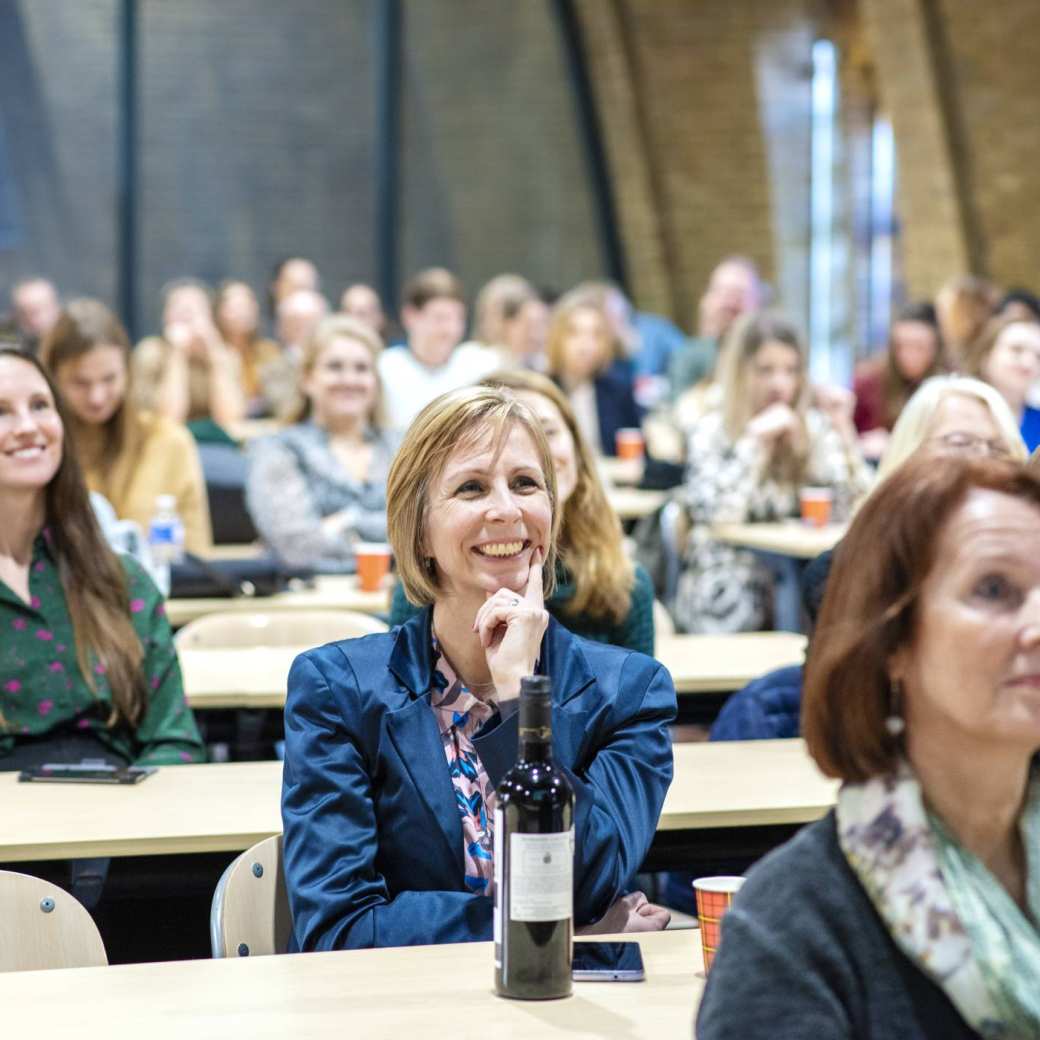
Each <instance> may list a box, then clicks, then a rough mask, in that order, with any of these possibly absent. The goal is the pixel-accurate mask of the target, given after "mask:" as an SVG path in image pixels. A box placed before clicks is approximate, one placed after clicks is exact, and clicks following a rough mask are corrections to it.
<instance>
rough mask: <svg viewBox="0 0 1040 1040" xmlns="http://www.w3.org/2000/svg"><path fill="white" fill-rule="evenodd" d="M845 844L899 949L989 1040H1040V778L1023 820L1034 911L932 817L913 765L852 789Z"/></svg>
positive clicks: (843, 806)
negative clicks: (1021, 904) (1026, 911)
mask: <svg viewBox="0 0 1040 1040" xmlns="http://www.w3.org/2000/svg"><path fill="white" fill-rule="evenodd" d="M837 822H838V841H839V843H840V844H841V848H842V851H843V852H844V853H845V858H846V859H847V860H848V862H849V865H850V866H851V867H852V869H853V871H854V872H855V873H856V876H857V877H858V878H859V880H860V882H861V883H862V885H863V887H864V888H865V889H866V892H867V894H868V896H869V897H870V900H871V902H872V903H873V904H874V907H875V909H876V910H877V912H878V913H879V914H880V916H881V918H882V920H883V921H884V922H885V924H886V926H887V927H888V930H889V932H890V933H891V935H892V937H893V939H894V940H895V942H896V945H898V946H899V948H900V949H901V950H902V951H903V953H905V954H906V956H907V957H909V958H910V960H911V961H912V962H913V963H914V964H915V965H916V966H917V967H918V968H920V970H921V971H923V972H924V973H925V974H926V975H928V976H929V977H930V978H932V979H933V980H934V981H935V983H936V984H937V985H938V986H939V987H940V988H941V989H942V990H943V991H944V992H945V993H946V995H947V997H949V999H950V1001H951V1003H952V1004H953V1005H954V1007H956V1008H957V1010H958V1011H959V1012H960V1014H961V1016H962V1017H963V1018H964V1020H965V1021H966V1022H967V1023H968V1024H969V1025H970V1026H971V1027H972V1028H973V1029H975V1030H976V1031H977V1032H978V1033H980V1034H981V1035H982V1036H983V1037H985V1038H987V1040H1032V1038H1040V931H1038V929H1037V925H1036V923H1035V922H1040V772H1036V771H1034V773H1033V777H1032V780H1031V782H1030V788H1029V792H1028V797H1027V799H1026V804H1025V807H1024V809H1023V811H1022V815H1021V819H1020V824H1019V826H1020V828H1021V832H1022V840H1023V844H1024V846H1025V849H1026V861H1027V873H1028V880H1027V902H1028V906H1029V912H1030V914H1031V915H1032V918H1033V920H1032V921H1030V920H1029V918H1028V917H1027V915H1026V914H1024V913H1023V912H1022V910H1021V909H1020V908H1019V907H1018V905H1017V904H1016V903H1015V902H1014V900H1013V899H1012V898H1011V897H1010V896H1009V895H1008V893H1007V892H1006V890H1005V889H1004V888H1003V886H1002V885H1001V884H1000V883H999V882H998V881H997V880H996V878H994V877H993V875H992V874H991V873H990V872H989V870H987V868H986V867H985V866H984V865H983V864H982V862H981V861H980V860H979V859H978V858H977V857H975V856H974V855H972V853H970V852H969V851H968V850H967V849H965V848H964V847H963V846H961V845H960V844H959V843H958V842H957V840H956V839H955V838H954V837H953V835H952V834H951V833H950V832H949V831H948V830H947V829H946V828H945V827H944V826H943V824H942V822H941V821H940V820H938V819H937V818H936V817H934V816H933V815H932V814H931V813H929V812H928V810H927V809H926V808H925V805H924V801H923V799H922V796H921V787H920V784H919V783H918V782H917V779H916V778H915V776H914V774H913V772H912V771H911V769H910V766H909V764H908V763H906V762H905V761H904V762H902V763H901V765H900V767H899V769H898V770H897V771H896V772H895V773H894V774H892V775H890V776H885V777H875V778H874V779H871V780H868V781H866V782H865V783H859V784H845V785H843V787H842V789H841V792H840V794H839V795H838V806H837Z"/></svg>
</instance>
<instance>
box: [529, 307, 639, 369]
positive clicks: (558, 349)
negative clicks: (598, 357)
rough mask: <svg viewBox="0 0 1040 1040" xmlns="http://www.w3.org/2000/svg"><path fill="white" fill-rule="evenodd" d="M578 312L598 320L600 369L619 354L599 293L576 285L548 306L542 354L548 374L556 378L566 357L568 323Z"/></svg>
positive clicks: (614, 359) (617, 344)
mask: <svg viewBox="0 0 1040 1040" xmlns="http://www.w3.org/2000/svg"><path fill="white" fill-rule="evenodd" d="M578 311H592V312H593V313H594V314H595V315H596V316H597V317H598V318H599V321H600V327H601V329H602V337H603V345H604V351H603V364H602V365H601V366H600V371H601V372H602V371H603V370H605V369H607V368H609V367H610V364H611V362H613V361H616V360H617V359H618V358H619V357H621V344H620V343H618V341H617V337H616V336H615V335H614V330H613V329H612V328H611V325H610V318H609V317H608V315H607V312H606V310H605V309H604V307H603V294H602V293H600V292H598V291H595V290H589V289H586V288H583V287H582V286H579V287H578V288H577V289H572V290H571V291H570V292H569V293H567V294H566V295H565V296H563V297H561V298H560V300H559V301H558V302H557V303H556V305H555V306H554V307H553V309H552V314H551V316H550V318H549V336H548V340H547V344H546V357H547V360H548V365H549V375H551V376H554V377H559V376H561V375H562V374H563V371H564V368H565V361H566V358H565V356H564V354H565V349H564V348H565V347H566V345H567V338H568V337H569V336H570V334H571V324H572V322H573V321H574V315H575V314H577V313H578Z"/></svg>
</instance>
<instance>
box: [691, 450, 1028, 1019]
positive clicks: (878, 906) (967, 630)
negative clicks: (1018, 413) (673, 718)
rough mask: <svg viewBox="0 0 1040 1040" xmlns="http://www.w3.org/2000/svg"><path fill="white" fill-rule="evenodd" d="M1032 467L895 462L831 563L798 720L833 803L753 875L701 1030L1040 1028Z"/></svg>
mask: <svg viewBox="0 0 1040 1040" xmlns="http://www.w3.org/2000/svg"><path fill="white" fill-rule="evenodd" d="M1038 604H1040V479H1038V478H1037V477H1036V476H1035V475H1034V474H1032V473H1030V472H1029V471H1028V470H1027V469H1026V468H1025V467H1023V466H1022V465H1020V464H1017V463H1011V462H1006V461H997V460H993V459H964V460H959V461H956V462H955V461H953V460H949V459H947V460H944V462H943V464H942V465H936V463H935V460H934V459H932V458H930V457H927V456H923V457H921V458H918V459H915V460H913V461H912V462H910V463H908V464H907V465H906V466H904V467H902V468H901V469H900V470H899V471H898V472H897V473H895V474H893V476H892V477H891V478H890V479H889V480H888V481H886V482H885V483H884V484H882V485H881V486H880V487H879V488H878V490H877V492H876V493H875V494H874V495H872V496H871V498H870V499H869V500H868V501H867V502H866V503H865V504H864V505H863V508H862V509H861V510H860V511H859V513H858V515H857V516H856V519H855V521H854V522H853V524H852V527H851V529H850V531H849V533H848V535H847V536H846V538H845V540H844V542H843V544H842V546H841V548H840V549H839V550H838V552H837V553H836V554H835V565H834V569H833V571H832V573H831V576H830V579H829V582H828V590H827V595H826V597H825V599H824V602H823V610H822V612H821V616H820V620H819V625H818V627H817V631H816V636H815V639H814V642H813V651H812V654H811V655H810V657H809V662H808V665H807V671H806V688H805V699H804V705H803V710H802V724H803V730H804V733H805V736H806V740H807V743H808V747H809V751H810V754H811V755H812V757H813V758H814V760H815V761H816V764H817V765H818V766H819V768H820V769H821V770H822V771H823V773H824V774H826V775H827V776H831V777H835V778H837V779H840V780H841V781H842V786H841V788H840V790H839V793H838V801H837V807H836V809H835V810H834V811H832V812H831V813H829V814H828V815H827V816H826V817H825V818H824V819H823V820H821V821H819V822H818V823H815V824H812V825H810V826H809V827H806V828H804V829H803V830H802V831H801V832H800V833H799V834H798V835H797V837H795V838H794V839H793V840H792V841H790V842H789V843H788V844H786V845H784V846H783V847H782V848H780V849H779V850H777V851H776V852H774V853H772V854H771V855H770V856H768V857H766V859H764V860H762V861H761V862H760V863H759V864H757V865H756V866H755V867H753V868H752V870H751V872H750V874H749V876H748V880H747V883H746V884H745V885H744V887H743V888H742V889H741V891H740V892H739V893H738V894H737V896H736V899H735V901H734V904H733V907H732V908H731V909H730V910H729V911H728V912H727V914H726V916H725V918H724V919H723V923H722V942H721V945H720V947H719V950H718V953H717V954H716V957H715V961H714V964H713V966H712V969H711V972H710V974H709V975H708V980H707V985H706V988H705V991H704V995H703V999H702V1001H701V1004H700V1011H699V1014H698V1019H697V1027H696V1029H697V1036H698V1037H700V1038H701V1040H724V1038H729V1037H732V1038H734V1040H736V1038H741V1040H743V1038H744V1037H749V1036H770V1037H775V1038H778V1040H787V1038H792V1040H793V1038H801V1037H804V1036H805V1035H806V1034H807V1032H809V1033H811V1034H812V1035H816V1036H827V1037H830V1036H834V1037H837V1036H841V1037H849V1038H864V1040H865V1038H867V1037H879V1036H896V1035H899V1036H905V1035H914V1036H919V1037H924V1038H934V1040H950V1038H954V1037H964V1038H967V1037H978V1036H984V1037H1026V1036H1032V1035H1035V1034H1036V1032H1037V1028H1038V1024H1040V996H1038V990H1037V987H1036V965H1037V963H1040V933H1038V930H1037V921H1040V885H1038V878H1037V871H1038V869H1040V868H1038V865H1037V862H1036V858H1035V853H1036V849H1037V847H1038V845H1040V775H1038V774H1037V770H1036V756H1037V751H1038V750H1040V696H1038V689H1037V682H1036V678H1035V676H1036V664H1035V660H1036V654H1037V645H1038V644H1037V639H1038V634H1040V613H1038V611H1040V607H1038Z"/></svg>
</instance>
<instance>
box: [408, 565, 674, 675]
mask: <svg viewBox="0 0 1040 1040" xmlns="http://www.w3.org/2000/svg"><path fill="white" fill-rule="evenodd" d="M573 596H574V585H573V583H572V582H571V581H570V579H569V577H568V575H567V574H566V572H564V571H562V570H561V571H560V572H559V573H558V574H557V580H556V592H555V593H553V595H552V598H551V599H549V600H548V601H547V602H546V604H545V609H546V610H548V611H549V613H550V614H552V616H553V617H554V618H556V620H557V621H559V622H560V624H561V625H563V626H564V627H565V628H568V629H570V631H571V632H573V633H574V634H575V635H577V636H582V637H583V638H585V639H592V640H594V641H595V642H597V643H610V644H611V645H613V646H620V647H624V648H625V649H626V650H637V651H639V653H641V654H646V655H647V657H653V656H654V586H653V582H651V580H650V575H649V574H647V572H646V571H645V570H643V568H642V567H640V566H639V564H636V583H635V585H633V586H632V595H631V599H630V600H629V607H628V616H627V617H626V618H625V620H624V621H622V622H621V623H620V624H614V623H613V622H610V621H605V620H603V619H602V618H591V617H588V616H587V615H579V616H578V617H571V616H570V615H568V614H565V613H563V609H564V607H566V605H567V603H568V602H569V601H570V600H571V599H572V598H573ZM421 609H422V608H421V607H416V606H414V605H413V604H411V603H409V602H408V600H407V599H406V598H405V594H404V589H403V588H402V587H401V585H400V584H397V585H396V586H394V597H393V601H392V602H391V604H390V627H391V628H392V627H393V626H394V625H401V624H403V623H404V622H405V621H407V620H408V619H409V618H410V617H413V616H414V615H415V614H418V613H419V611H420V610H421Z"/></svg>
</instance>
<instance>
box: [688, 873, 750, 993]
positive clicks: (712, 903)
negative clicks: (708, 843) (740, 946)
mask: <svg viewBox="0 0 1040 1040" xmlns="http://www.w3.org/2000/svg"><path fill="white" fill-rule="evenodd" d="M742 884H744V879H743V878H742V877H730V876H727V875H721V876H719V877H704V878H697V879H696V880H695V881H694V882H693V888H694V892H695V893H696V896H697V920H698V921H700V924H701V945H702V946H703V948H704V972H705V974H707V973H708V971H709V970H710V969H711V962H712V961H713V960H714V959H715V951H716V950H717V949H718V948H719V939H720V936H721V932H720V928H719V925H720V922H721V920H722V915H723V914H724V913H725V912H726V911H727V910H728V909H729V908H730V904H731V903H732V902H733V895H734V893H736V892H737V891H738V890H739V889H740V886H741V885H742Z"/></svg>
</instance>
